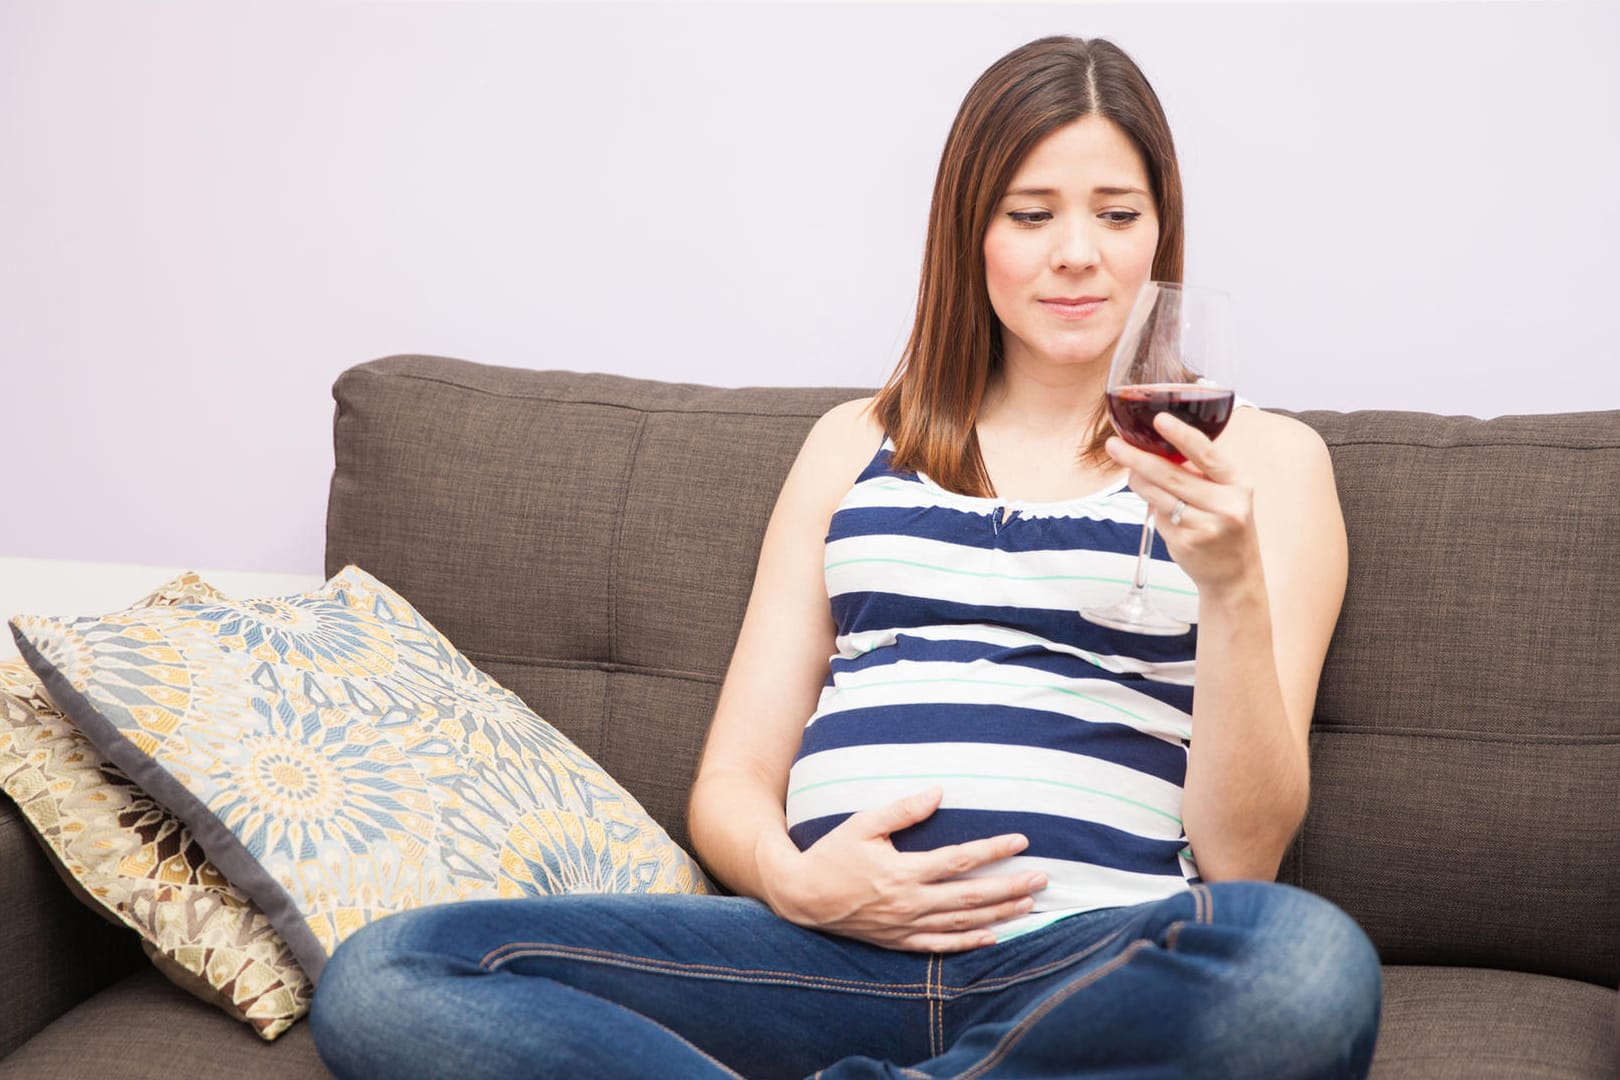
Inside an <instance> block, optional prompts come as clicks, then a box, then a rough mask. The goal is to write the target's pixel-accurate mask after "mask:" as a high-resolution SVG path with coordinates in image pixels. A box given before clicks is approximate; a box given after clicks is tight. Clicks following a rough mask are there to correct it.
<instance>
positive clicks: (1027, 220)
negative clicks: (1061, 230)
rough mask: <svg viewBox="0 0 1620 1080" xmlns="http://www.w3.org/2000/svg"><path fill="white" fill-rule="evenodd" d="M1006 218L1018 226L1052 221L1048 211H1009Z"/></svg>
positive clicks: (1050, 213)
mask: <svg viewBox="0 0 1620 1080" xmlns="http://www.w3.org/2000/svg"><path fill="white" fill-rule="evenodd" d="M1007 216H1008V217H1010V218H1012V219H1013V220H1014V221H1015V222H1017V223H1018V224H1020V225H1040V224H1042V223H1044V222H1048V221H1051V220H1052V212H1051V211H1050V210H1009V211H1008V212H1007Z"/></svg>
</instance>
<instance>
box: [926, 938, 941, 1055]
mask: <svg viewBox="0 0 1620 1080" xmlns="http://www.w3.org/2000/svg"><path fill="white" fill-rule="evenodd" d="M943 967H944V964H943V963H942V962H941V960H940V957H939V954H938V953H935V954H934V955H933V956H930V957H929V958H928V1056H929V1057H939V1055H940V1054H942V1053H944V1050H943V1048H942V1047H941V1045H940V1028H941V1026H942V1024H941V1018H940V1012H941V1008H940V994H939V986H940V983H941V982H943V981H944V971H943V970H942V969H943Z"/></svg>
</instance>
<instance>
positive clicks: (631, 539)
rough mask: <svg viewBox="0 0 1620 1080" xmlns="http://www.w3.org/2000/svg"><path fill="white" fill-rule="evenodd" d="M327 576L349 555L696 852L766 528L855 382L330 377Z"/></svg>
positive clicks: (547, 375) (388, 373) (466, 366)
mask: <svg viewBox="0 0 1620 1080" xmlns="http://www.w3.org/2000/svg"><path fill="white" fill-rule="evenodd" d="M333 392H334V396H335V397H336V399H337V418H336V424H335V433H336V436H335V449H336V469H335V471H334V473H333V477H332V490H331V502H330V506H329V509H328V514H327V547H326V561H327V567H328V573H335V572H336V571H337V570H338V569H341V568H342V567H343V566H344V565H345V564H346V563H350V562H353V563H355V564H357V565H359V566H361V567H364V568H365V569H366V570H368V571H370V572H371V573H372V574H374V575H375V576H376V577H378V578H379V579H381V580H382V581H384V582H387V583H388V584H389V585H390V586H392V587H393V588H395V589H396V590H397V591H398V592H399V593H400V594H401V595H403V596H404V597H405V598H406V599H407V600H409V601H410V602H411V604H412V605H414V606H415V607H416V608H417V610H418V611H420V612H422V614H423V615H425V616H426V617H427V618H428V620H429V621H430V622H432V623H433V624H434V625H435V626H436V627H438V629H439V630H440V631H441V632H442V633H443V634H444V635H445V636H446V637H448V638H449V639H450V640H451V641H453V642H455V644H456V646H457V647H458V648H459V649H461V650H462V651H463V652H464V653H466V655H467V656H468V658H469V659H471V660H472V661H473V662H474V663H475V664H477V665H478V666H479V667H480V668H482V669H483V670H484V671H486V672H487V673H488V674H490V675H491V676H493V677H494V678H495V679H496V680H497V681H498V682H500V683H501V684H502V685H503V686H505V687H507V688H508V689H510V690H512V691H514V692H516V693H517V694H518V696H520V697H522V698H523V700H524V701H525V702H527V703H528V704H529V706H530V707H531V708H533V709H534V710H535V711H536V712H538V713H539V714H540V715H541V716H542V717H544V718H545V719H546V720H548V721H550V722H551V723H553V724H555V725H556V726H557V727H558V728H559V729H560V730H562V731H563V732H564V733H565V734H566V735H568V736H569V738H571V739H573V740H574V741H575V742H576V743H578V744H579V746H580V747H581V748H582V749H584V750H585V752H586V753H588V754H590V755H591V756H592V757H593V758H595V759H596V760H597V761H598V762H599V763H600V764H601V765H602V766H603V768H605V769H607V771H608V772H609V773H610V774H612V775H613V776H614V777H615V778H616V779H617V780H618V781H619V782H620V783H622V784H624V785H625V786H626V787H627V788H629V789H630V790H631V791H632V792H634V793H635V794H636V796H637V798H639V799H640V800H641V803H642V805H643V806H645V807H646V809H647V811H648V812H649V813H651V814H652V816H653V817H654V818H655V819H657V821H658V822H659V824H661V825H663V826H664V828H665V829H666V830H667V831H668V832H669V833H670V835H671V836H672V837H674V839H675V840H676V841H677V842H679V843H681V844H682V845H686V844H687V842H688V833H687V830H686V796H687V791H688V789H689V786H690V783H691V779H692V774H693V772H694V770H695V768H696V765H697V758H698V753H699V751H700V750H701V748H702V742H703V737H704V734H705V732H706V731H707V728H708V722H709V717H710V715H711V713H712V712H713V709H714V703H715V699H716V698H717V697H718V696H719V692H720V681H721V678H722V677H723V676H724V674H725V670H726V665H727V664H728V662H729V661H730V659H731V649H732V645H733V643H734V642H735V640H736V635H737V628H738V626H739V625H740V624H741V622H742V615H743V608H744V606H745V605H746V603H747V600H748V592H749V590H750V588H751V586H752V584H753V576H754V563H755V560H756V558H757V557H758V554H759V545H760V542H761V540H762V539H763V537H764V534H765V522H766V519H767V518H768V517H769V515H770V511H771V507H772V506H773V505H774V503H775V500H776V493H777V489H778V488H779V487H780V486H781V483H782V480H783V478H784V477H786V475H787V470H788V467H789V466H790V465H791V464H792V462H793V458H794V455H795V454H796V453H797V452H798V449H799V444H800V443H802V442H803V441H804V437H805V435H806V433H808V432H809V430H810V426H811V425H812V424H813V423H814V422H815V420H816V418H817V417H819V416H820V415H821V414H822V413H824V412H825V411H826V410H828V409H830V408H831V407H832V406H833V405H835V404H837V403H838V402H840V401H847V400H849V399H851V398H856V397H860V396H861V394H862V392H861V391H859V390H845V391H840V390H833V389H822V390H782V389H765V390H721V389H714V388H710V387H699V386H687V385H676V384H673V383H661V382H651V381H644V380H635V379H627V378H621V377H618V376H613V375H590V374H575V373H571V372H535V371H526V370H517V369H511V368H498V367H491V366H486V365H476V364H471V363H466V362H461V361H453V360H444V359H438V358H432V357H412V356H406V357H390V358H388V359H384V360H379V361H375V362H372V363H369V364H362V365H359V366H358V367H355V368H353V369H351V370H349V371H347V372H345V373H344V374H343V375H342V376H340V377H339V379H338V381H337V384H336V386H335V388H334V391H333Z"/></svg>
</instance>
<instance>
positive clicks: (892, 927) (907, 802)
mask: <svg viewBox="0 0 1620 1080" xmlns="http://www.w3.org/2000/svg"><path fill="white" fill-rule="evenodd" d="M942 797H943V792H942V791H941V790H940V789H939V788H931V789H929V790H928V791H923V792H919V793H917V794H915V795H909V796H907V797H906V798H904V799H900V800H899V801H897V802H893V803H890V804H889V805H887V806H882V807H878V808H877V809H874V810H864V811H861V812H860V813H857V814H852V815H850V816H849V817H848V818H847V819H845V820H844V821H843V822H841V823H840V824H839V825H838V826H837V827H836V828H834V829H833V830H832V831H830V832H828V833H827V834H826V835H825V836H823V837H822V838H821V839H820V840H817V841H816V842H815V843H814V844H812V845H811V846H810V847H809V848H807V849H805V850H804V851H802V852H800V851H798V850H797V849H796V848H794V847H793V846H792V844H791V842H789V843H787V844H785V845H781V844H777V845H772V846H771V848H770V849H769V850H768V851H767V850H766V849H765V848H764V846H763V845H762V847H761V851H760V853H759V857H760V860H761V866H760V869H761V871H762V875H761V876H762V879H763V881H764V882H765V883H766V890H765V891H766V896H765V898H764V899H765V900H766V902H767V903H769V904H770V906H771V908H772V910H774V911H775V912H776V913H777V914H778V915H780V916H781V917H782V918H784V919H787V920H788V921H790V922H794V923H797V924H798V925H800V926H808V927H812V928H814V929H817V930H825V931H827V932H829V933H833V934H841V935H843V936H845V937H852V938H857V939H859V940H861V941H866V942H870V943H871V944H874V945H882V946H884V947H885V948H890V949H906V950H911V951H915V952H961V951H964V950H967V949H975V948H979V947H980V946H984V945H990V944H993V943H994V942H995V935H994V934H992V933H991V932H990V931H988V930H987V929H985V927H987V926H989V925H990V924H991V923H995V922H1000V921H1001V920H1003V919H1009V918H1012V917H1013V916H1015V915H1021V914H1023V913H1024V912H1026V911H1029V910H1030V909H1031V908H1032V907H1033V906H1034V903H1035V901H1034V898H1033V896H1032V894H1033V893H1035V892H1038V891H1039V890H1041V889H1043V888H1045V887H1046V877H1045V875H1043V874H1029V873H1023V874H1013V875H1004V876H986V877H976V878H970V879H967V880H953V879H956V878H960V877H961V876H962V875H963V874H966V873H968V872H970V871H972V870H976V869H978V868H979V867H981V866H985V865H988V864H990V863H993V862H996V861H997V860H1000V859H1005V858H1007V857H1008V856H1011V855H1016V854H1018V853H1019V852H1020V851H1023V850H1024V848H1025V847H1027V846H1028V844H1029V842H1028V840H1026V839H1025V838H1024V837H1022V836H1019V835H1016V834H1009V835H1005V836H992V837H987V838H986V839H983V840H973V841H969V842H968V843H965V844H953V845H950V846H948V847H941V848H935V849H933V850H932V851H919V852H904V851H898V850H896V849H895V846H894V844H893V843H892V842H891V841H890V839H889V837H890V836H891V835H892V834H893V833H896V832H899V831H900V830H901V829H904V828H906V827H908V826H911V825H915V824H917V822H919V821H922V820H923V819H925V818H927V817H928V816H929V815H930V814H932V813H933V812H934V811H935V810H937V809H938V808H939V803H940V799H941V798H942Z"/></svg>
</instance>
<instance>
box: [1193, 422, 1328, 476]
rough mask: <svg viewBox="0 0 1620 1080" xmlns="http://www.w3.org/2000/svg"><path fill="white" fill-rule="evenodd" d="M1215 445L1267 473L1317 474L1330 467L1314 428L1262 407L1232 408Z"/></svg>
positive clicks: (1324, 446) (1325, 445) (1324, 448)
mask: <svg viewBox="0 0 1620 1080" xmlns="http://www.w3.org/2000/svg"><path fill="white" fill-rule="evenodd" d="M1216 445H1217V446H1219V447H1220V448H1221V450H1222V451H1223V452H1225V453H1227V454H1230V455H1231V456H1232V457H1234V458H1236V459H1237V460H1238V461H1239V462H1240V463H1242V464H1243V465H1245V466H1247V467H1251V468H1258V469H1260V470H1262V471H1263V472H1265V473H1268V474H1274V473H1277V472H1286V473H1294V474H1296V475H1300V474H1303V475H1311V474H1317V475H1321V474H1322V473H1324V472H1326V473H1329V474H1331V470H1332V462H1331V460H1330V459H1329V457H1328V449H1327V444H1326V443H1324V442H1323V441H1322V436H1321V435H1318V434H1317V432H1316V429H1315V428H1313V427H1311V426H1310V425H1309V424H1305V423H1302V422H1300V421H1298V420H1296V419H1294V418H1293V417H1291V416H1283V415H1281V414H1279V413H1273V412H1266V411H1265V410H1263V409H1253V408H1240V409H1237V410H1235V411H1234V412H1233V413H1232V419H1231V420H1230V421H1229V422H1228V423H1227V425H1226V430H1225V431H1224V432H1223V433H1222V434H1221V437H1220V439H1219V440H1218V441H1217V443H1216Z"/></svg>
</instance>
